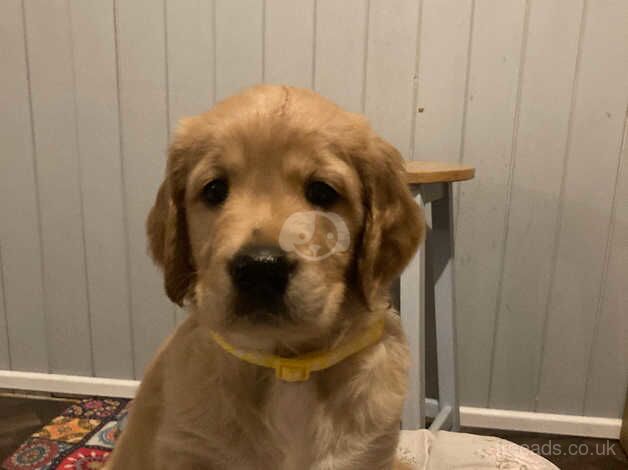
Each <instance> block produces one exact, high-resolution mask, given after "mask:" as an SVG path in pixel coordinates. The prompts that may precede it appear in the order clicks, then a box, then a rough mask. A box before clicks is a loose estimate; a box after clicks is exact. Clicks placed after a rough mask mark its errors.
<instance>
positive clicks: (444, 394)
mask: <svg viewBox="0 0 628 470" xmlns="http://www.w3.org/2000/svg"><path fill="white" fill-rule="evenodd" d="M444 192H445V194H444V197H443V198H441V199H438V200H435V201H433V202H432V203H431V206H432V214H431V216H432V230H431V232H430V254H431V255H432V260H433V263H432V267H433V270H434V310H435V313H436V314H435V320H436V343H437V354H438V359H437V362H438V395H439V399H438V402H439V409H440V411H439V414H438V416H437V417H436V418H435V420H434V422H433V423H432V426H430V429H431V430H436V429H439V428H441V427H445V428H449V429H451V430H452V431H457V430H458V429H459V428H460V409H459V403H458V391H457V390H458V389H457V380H456V377H457V374H456V372H457V371H456V324H455V313H456V312H455V302H454V234H453V197H452V185H451V184H447V185H446V187H445V191H444Z"/></svg>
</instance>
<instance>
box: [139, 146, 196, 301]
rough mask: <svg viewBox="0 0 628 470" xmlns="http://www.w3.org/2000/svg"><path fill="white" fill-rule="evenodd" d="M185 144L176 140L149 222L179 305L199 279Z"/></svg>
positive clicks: (155, 253)
mask: <svg viewBox="0 0 628 470" xmlns="http://www.w3.org/2000/svg"><path fill="white" fill-rule="evenodd" d="M181 144H182V142H181V139H178V140H177V139H175V141H174V142H173V144H172V145H171V147H170V151H169V155H168V165H167V169H166V178H165V179H164V181H163V183H161V186H160V187H159V191H158V192H157V198H156V199H155V204H154V205H153V207H152V209H151V210H150V213H149V214H148V219H147V221H146V232H147V235H148V241H149V251H150V254H151V256H152V258H153V260H154V261H155V263H156V264H157V265H158V266H159V267H161V268H162V270H163V272H164V284H165V287H166V293H167V294H168V297H169V298H170V300H172V301H173V302H174V303H176V304H178V305H183V300H184V298H185V297H186V295H187V294H188V292H189V291H190V289H191V288H192V287H193V286H194V282H195V279H196V274H195V268H194V262H193V260H192V256H191V250H190V241H189V237H188V226H187V218H186V212H185V182H186V176H187V170H186V165H185V161H184V157H185V153H186V149H185V147H184V146H182V145H181Z"/></svg>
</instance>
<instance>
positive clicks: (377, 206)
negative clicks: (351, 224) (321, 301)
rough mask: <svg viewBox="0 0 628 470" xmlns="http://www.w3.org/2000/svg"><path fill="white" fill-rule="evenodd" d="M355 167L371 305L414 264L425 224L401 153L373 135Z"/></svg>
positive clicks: (362, 273) (363, 278) (364, 284)
mask: <svg viewBox="0 0 628 470" xmlns="http://www.w3.org/2000/svg"><path fill="white" fill-rule="evenodd" d="M356 163H357V169H358V173H359V174H360V178H361V180H362V185H363V201H364V206H365V221H364V228H363V232H362V239H361V240H360V245H359V252H358V253H357V276H358V282H359V284H360V287H361V290H362V292H363V293H364V298H365V299H366V302H367V305H372V303H373V301H374V300H375V299H376V298H378V296H381V295H385V293H386V290H387V289H388V288H389V287H390V284H391V282H392V281H393V280H394V279H395V278H396V277H397V276H399V274H401V272H402V271H403V269H404V268H405V267H406V265H407V264H408V263H409V262H410V259H411V258H412V256H413V255H414V253H415V252H416V250H417V248H418V246H419V243H420V242H421V241H422V240H423V236H424V234H425V221H424V218H423V211H422V209H421V208H420V207H419V206H418V205H417V204H416V202H415V201H414V198H413V197H412V195H411V194H410V191H409V189H408V187H407V184H406V182H405V170H404V166H403V159H402V157H401V155H400V154H399V152H398V151H397V149H395V148H394V147H393V146H392V145H390V144H389V143H388V142H386V141H384V140H383V139H381V138H379V137H376V136H374V137H372V138H371V140H370V142H369V145H368V150H367V151H366V153H365V154H362V155H360V156H359V158H358V161H357V162H356Z"/></svg>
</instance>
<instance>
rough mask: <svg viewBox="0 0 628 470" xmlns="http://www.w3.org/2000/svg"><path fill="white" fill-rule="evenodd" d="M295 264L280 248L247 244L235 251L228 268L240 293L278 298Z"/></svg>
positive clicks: (249, 295) (283, 290)
mask: <svg viewBox="0 0 628 470" xmlns="http://www.w3.org/2000/svg"><path fill="white" fill-rule="evenodd" d="M293 267H294V263H292V262H290V261H289V260H288V258H287V256H286V253H285V252H284V251H283V250H282V249H280V248H278V247H273V246H248V247H245V248H243V249H241V250H240V251H239V252H238V253H237V254H236V256H235V257H234V258H233V260H232V261H231V263H230V266H229V271H230V274H231V279H232V281H233V283H234V285H235V286H236V288H237V289H238V290H239V291H240V293H241V294H244V295H246V296H248V297H252V296H270V297H274V298H276V297H278V296H281V295H283V293H284V292H285V290H286V285H287V284H288V278H289V277H290V273H291V272H292V269H293ZM258 300H260V301H263V300H264V299H258ZM266 300H267V299H266Z"/></svg>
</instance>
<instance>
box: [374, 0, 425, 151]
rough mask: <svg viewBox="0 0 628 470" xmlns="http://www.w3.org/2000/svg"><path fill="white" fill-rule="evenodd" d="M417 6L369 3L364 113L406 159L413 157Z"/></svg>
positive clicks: (406, 1)
mask: <svg viewBox="0 0 628 470" xmlns="http://www.w3.org/2000/svg"><path fill="white" fill-rule="evenodd" d="M419 6H420V3H419V2H417V1H415V0H394V1H390V0H388V1H387V0H371V2H370V12H369V25H368V28H369V29H368V45H367V47H368V49H367V50H368V55H367V59H366V60H367V66H366V95H365V114H366V115H367V117H368V118H369V119H370V121H371V124H372V125H373V127H374V129H375V130H376V131H377V132H379V133H381V134H382V136H383V137H384V138H386V139H387V140H388V141H390V142H391V143H392V144H393V145H394V146H395V147H397V149H398V150H399V151H400V152H401V154H402V155H403V156H404V157H405V158H411V157H412V152H411V151H412V149H411V147H410V145H411V140H412V137H411V136H412V133H413V129H412V125H413V124H412V123H413V119H412V115H413V113H414V111H413V108H414V106H413V103H414V88H415V69H416V46H417V35H418V17H419Z"/></svg>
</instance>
